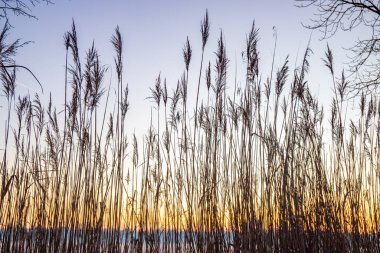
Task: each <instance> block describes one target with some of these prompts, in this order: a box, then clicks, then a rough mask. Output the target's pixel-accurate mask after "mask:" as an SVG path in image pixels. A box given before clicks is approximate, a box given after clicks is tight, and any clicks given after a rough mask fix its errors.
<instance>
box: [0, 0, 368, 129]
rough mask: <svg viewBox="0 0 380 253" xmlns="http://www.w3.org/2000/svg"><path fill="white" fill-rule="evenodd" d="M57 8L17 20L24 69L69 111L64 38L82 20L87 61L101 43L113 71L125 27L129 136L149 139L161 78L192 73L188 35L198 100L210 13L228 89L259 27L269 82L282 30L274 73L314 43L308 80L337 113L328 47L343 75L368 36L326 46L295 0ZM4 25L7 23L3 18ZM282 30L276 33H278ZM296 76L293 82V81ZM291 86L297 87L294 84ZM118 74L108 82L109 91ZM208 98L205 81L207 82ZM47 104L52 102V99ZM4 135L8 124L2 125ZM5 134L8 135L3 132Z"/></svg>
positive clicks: (95, 0)
mask: <svg viewBox="0 0 380 253" xmlns="http://www.w3.org/2000/svg"><path fill="white" fill-rule="evenodd" d="M53 2H54V3H53V4H50V5H45V4H40V5H37V6H35V7H34V8H32V14H33V15H35V16H36V17H37V18H38V19H30V18H27V17H22V16H12V15H11V16H10V23H11V24H12V26H13V29H12V30H11V33H10V36H9V39H10V40H11V39H16V38H21V39H22V40H23V41H32V43H30V44H28V45H26V46H25V47H23V48H22V49H20V50H19V54H18V55H17V57H16V61H17V62H18V64H21V65H25V66H28V67H29V68H30V69H31V70H32V71H33V72H34V74H35V75H36V76H37V77H38V79H39V80H40V82H41V83H42V85H43V87H44V95H43V96H44V97H45V99H47V97H48V94H49V92H51V94H52V98H53V100H54V101H55V104H56V105H63V103H64V99H63V94H64V74H65V72H64V65H65V46H64V40H63V36H64V33H65V32H66V31H69V30H70V27H71V23H72V22H73V20H74V21H75V24H76V27H77V31H78V37H79V38H78V39H79V47H80V48H79V50H80V53H81V56H82V61H83V62H84V56H85V52H86V50H87V49H88V48H89V47H90V46H91V44H92V42H93V41H94V43H95V46H96V48H97V49H98V51H99V54H100V60H101V62H102V63H103V64H105V65H106V66H107V67H109V71H108V72H109V73H111V71H112V72H113V73H115V72H114V66H113V57H114V51H113V48H112V44H111V42H110V38H111V36H112V35H113V34H114V30H115V27H116V26H119V27H120V31H121V34H122V36H123V39H124V55H123V57H124V68H125V69H124V71H125V72H124V77H125V80H124V83H128V85H129V94H130V106H131V109H130V111H129V113H128V115H127V122H128V123H127V127H128V128H129V132H137V133H138V132H141V133H144V132H146V130H147V129H148V127H149V120H150V112H151V107H152V103H150V102H149V100H147V99H146V98H147V97H149V96H150V91H149V88H150V87H152V86H153V85H154V83H155V79H156V78H157V76H158V74H161V77H162V78H166V79H167V85H168V87H169V90H170V91H171V90H172V89H174V88H175V86H176V84H177V80H178V79H179V78H180V77H181V74H182V73H183V71H184V69H185V65H184V62H183V57H182V48H183V46H184V44H185V42H186V38H187V36H188V37H189V40H190V43H191V46H192V50H193V57H192V60H191V63H190V74H189V75H190V76H189V96H190V98H193V99H194V100H195V96H196V85H197V80H198V73H199V65H200V57H201V35H200V31H199V30H200V22H201V20H202V19H203V16H204V14H205V11H206V9H207V10H208V12H209V17H210V23H211V27H210V38H209V41H208V43H207V45H206V48H205V63H207V62H208V61H211V64H212V66H213V64H214V62H215V57H214V52H215V51H216V49H217V39H218V37H219V34H220V31H222V32H223V37H224V39H225V42H226V47H227V57H228V58H229V73H228V84H227V87H228V88H229V89H232V88H233V85H232V84H233V81H234V78H235V66H237V72H236V74H237V81H238V83H240V84H242V83H243V82H244V80H245V79H244V71H245V70H244V65H243V60H242V57H241V52H242V51H243V50H244V48H245V40H246V36H247V34H248V33H249V31H250V29H251V26H252V22H253V21H255V24H256V26H257V27H258V28H259V29H260V30H259V38H260V40H259V45H258V49H259V52H260V62H261V63H260V67H261V69H262V79H263V80H265V79H266V77H267V76H268V75H269V74H270V66H271V62H272V57H273V53H274V44H275V37H274V31H275V30H276V31H277V48H276V51H275V60H274V67H275V69H277V68H278V67H280V66H281V65H282V64H283V62H284V60H285V58H286V56H287V55H289V60H290V64H289V65H290V69H291V71H293V70H294V67H295V66H297V65H298V66H299V65H300V62H301V59H302V56H303V53H304V51H305V49H306V47H307V45H308V43H309V41H310V47H311V49H312V50H313V54H312V55H311V57H310V65H311V68H310V69H311V71H310V74H309V76H308V80H309V83H310V88H311V92H312V95H315V96H317V97H318V98H319V100H320V101H321V102H322V104H323V105H324V107H325V111H329V110H330V105H331V98H332V93H331V91H332V82H331V76H329V74H328V71H327V68H326V67H324V65H323V62H322V58H323V57H324V52H325V50H326V45H327V43H329V45H330V47H331V48H332V49H333V53H334V57H335V58H334V61H335V67H336V69H337V71H340V70H341V69H342V68H344V66H345V65H344V63H345V62H347V61H348V58H347V51H345V50H344V48H348V47H349V46H351V45H352V44H353V43H354V41H355V39H356V38H357V37H359V36H361V34H362V33H364V32H365V31H361V30H359V31H355V32H353V33H344V32H338V33H337V34H336V35H335V36H334V37H332V38H330V39H329V40H321V36H322V34H321V33H320V32H318V31H311V30H308V29H306V28H305V27H304V26H303V25H302V24H308V23H310V22H309V20H310V18H311V17H312V15H313V11H315V9H313V8H307V9H306V8H297V7H296V6H295V4H296V2H295V1H292V0H271V1H258V0H235V1H229V0H208V1H204V0H193V1H184V0H176V1H174V0H160V1H154V0H144V1H130V0H112V1H105V0H77V1H73V0H71V1H70V0H55V1H53ZM2 22H4V20H2ZM274 27H275V29H274ZM291 76H292V75H290V79H291ZM290 79H289V81H288V85H289V84H290V81H291V80H290ZM110 80H112V81H113V82H116V74H113V77H112V76H110V75H109V76H108V78H106V80H105V87H106V86H107V85H108V82H109V81H110ZM202 81H203V82H202V85H203V89H201V92H205V91H206V89H205V88H204V86H205V82H204V79H203V78H202ZM35 92H38V93H40V92H41V91H40V88H39V86H38V84H37V83H36V82H35V81H34V80H33V78H32V77H31V76H30V75H29V74H28V73H25V72H22V71H19V73H18V84H17V88H16V93H17V94H20V95H25V94H27V93H30V94H33V93H35ZM0 99H1V100H0V104H1V106H2V108H0V109H1V114H0V121H1V122H4V120H5V114H6V110H5V108H4V107H5V106H6V103H5V98H4V97H1V98H0ZM46 101H47V100H46ZM1 127H2V128H1V129H3V123H2V124H1ZM2 132H3V131H2Z"/></svg>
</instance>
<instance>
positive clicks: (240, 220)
mask: <svg viewBox="0 0 380 253" xmlns="http://www.w3.org/2000/svg"><path fill="white" fill-rule="evenodd" d="M8 32H9V26H8V25H5V26H4V27H3V32H2V33H1V36H0V55H1V57H0V67H1V69H0V71H1V76H0V77H1V84H2V90H3V94H4V98H5V100H4V102H6V105H7V107H4V108H2V110H3V112H4V113H6V115H7V117H6V127H5V133H4V136H5V139H4V142H3V144H4V147H2V157H3V159H2V161H1V174H0V176H1V180H0V190H1V195H0V252H62V253H63V252H178V251H183V252H376V251H379V250H380V234H379V230H380V228H379V225H380V224H379V220H380V213H379V208H380V190H379V184H380V173H379V168H380V153H379V148H380V105H379V101H377V97H376V94H370V95H364V94H363V95H362V97H361V99H360V103H359V104H358V105H357V107H358V108H359V110H358V114H359V115H360V116H359V117H358V118H356V119H355V118H353V119H350V118H348V116H349V115H348V114H347V108H348V100H347V99H348V98H347V94H348V91H347V87H348V84H349V81H348V79H347V78H346V76H345V74H344V72H343V71H342V72H341V73H338V72H336V71H335V69H334V61H333V59H334V58H333V52H332V50H331V49H330V47H327V50H326V55H325V59H324V60H323V61H324V63H325V65H326V67H327V71H326V72H327V73H326V74H327V75H330V76H331V86H332V87H333V94H332V102H331V106H330V107H328V111H329V113H330V116H329V117H328V118H327V119H326V117H325V113H324V111H325V110H324V109H323V106H322V105H320V103H319V102H318V99H317V98H316V97H315V96H313V94H312V93H311V91H310V88H309V87H310V86H309V81H308V79H307V74H308V72H309V69H310V65H309V58H310V53H311V49H310V48H309V47H307V48H306V50H305V52H304V55H303V59H302V62H301V64H300V66H298V67H297V68H295V69H294V70H290V67H289V58H290V56H288V57H286V58H285V59H284V60H283V63H282V64H280V67H279V68H278V69H277V70H276V69H274V66H275V64H274V63H275V61H276V60H277V59H276V58H275V52H276V47H277V41H276V42H275V46H274V56H273V59H272V65H271V69H272V70H271V72H270V73H269V74H268V75H267V77H268V78H267V79H266V81H265V82H263V81H262V80H263V78H262V77H263V76H266V74H265V73H261V67H260V64H261V62H260V53H259V48H258V45H259V39H258V33H259V31H258V29H257V27H256V26H255V23H253V25H252V29H251V30H250V31H249V33H248V35H247V40H246V48H245V50H244V53H243V59H242V60H243V61H244V63H245V64H246V72H245V74H244V76H243V80H245V82H244V83H243V84H241V85H238V83H237V81H236V78H235V83H233V84H230V83H229V79H228V78H227V76H228V75H229V73H230V72H229V68H230V66H229V63H230V61H229V57H228V55H227V53H226V44H225V40H224V35H223V33H222V32H220V36H219V39H218V43H217V45H216V50H215V54H214V55H213V57H212V58H210V59H206V58H204V57H205V56H206V55H207V54H205V52H206V44H207V41H208V37H209V32H210V22H209V17H208V13H207V11H206V14H205V17H204V19H203V21H202V22H201V38H202V40H201V41H200V42H199V43H198V44H199V45H200V54H201V61H200V62H199V63H198V64H199V74H198V79H197V80H198V82H196V83H192V82H190V81H189V80H190V79H189V75H193V73H192V69H191V68H190V63H191V64H192V65H196V64H197V63H192V62H191V61H192V55H193V53H196V50H195V49H194V48H197V47H195V46H194V45H197V43H194V44H193V46H192V45H191V44H190V40H189V38H187V39H186V42H185V46H184V48H183V52H182V53H183V59H184V66H183V67H184V72H183V75H182V76H181V77H179V80H178V83H177V85H176V86H175V88H174V89H173V90H172V92H170V90H171V88H170V84H167V82H166V78H165V77H163V76H162V75H161V74H159V75H158V77H157V79H156V80H152V82H153V87H152V88H151V89H150V93H151V94H150V95H148V100H149V101H150V102H151V103H152V111H151V121H150V126H149V131H148V132H147V133H146V134H145V135H144V136H142V137H139V136H136V135H135V134H130V130H131V129H133V119H129V118H128V115H127V114H128V111H129V108H130V104H129V98H128V96H129V89H128V84H127V82H126V78H127V77H126V76H125V75H124V71H125V70H124V65H123V54H124V51H123V43H124V41H123V37H122V35H121V33H120V30H119V28H118V27H117V28H116V29H115V32H114V35H113V36H112V37H111V44H112V46H113V48H114V50H115V57H114V65H115V67H114V70H115V73H116V77H114V78H113V77H112V73H111V71H112V70H111V68H107V67H105V66H106V65H104V64H103V63H102V61H101V59H100V54H99V53H98V51H97V50H96V46H95V44H94V43H93V44H92V45H91V46H90V48H89V49H88V50H87V51H86V54H85V57H84V59H81V57H80V53H79V47H78V39H79V38H78V34H77V32H76V26H75V24H74V22H73V24H72V27H71V29H70V31H68V32H67V33H65V35H64V46H65V48H66V55H65V57H66V58H65V66H66V68H65V80H64V82H63V85H65V95H64V101H63V102H64V103H63V105H64V107H63V108H56V106H55V104H62V102H61V101H58V102H57V103H55V102H54V101H53V100H52V99H51V96H50V99H49V102H48V104H47V105H46V106H45V105H44V104H43V103H42V102H41V98H40V96H41V94H35V95H26V96H24V97H22V96H18V97H17V98H16V95H15V94H16V92H15V89H16V88H17V87H16V84H17V81H16V80H17V71H16V69H17V64H16V63H15V62H14V60H13V56H14V55H15V54H16V51H17V49H18V48H19V47H20V46H22V45H23V44H22V43H21V42H20V41H15V42H13V43H9V42H8V41H7V40H6V34H7V33H8ZM193 50H194V52H193ZM207 50H208V49H207ZM204 62H208V64H204ZM212 62H213V64H212ZM196 71H198V70H196ZM195 75H196V73H195ZM106 83H107V84H108V85H106ZM227 87H234V88H233V89H232V90H229V89H227ZM189 89H194V90H195V89H196V91H197V93H196V94H197V95H196V101H195V105H194V108H189V104H192V103H189V97H188V90H189ZM168 90H169V91H168ZM113 91H115V92H114V93H113ZM200 94H207V96H201V95H200ZM111 101H115V102H114V103H112V102H111ZM132 106H133V105H132ZM59 112H62V113H59ZM327 122H328V123H329V124H330V125H329V127H328V128H326V127H325V126H326V125H325V123H327ZM329 129H331V131H326V130H329ZM12 134H13V135H12ZM329 138H330V139H331V141H326V139H329ZM11 155H12V156H13V157H11Z"/></svg>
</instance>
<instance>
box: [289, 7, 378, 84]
mask: <svg viewBox="0 0 380 253" xmlns="http://www.w3.org/2000/svg"><path fill="white" fill-rule="evenodd" d="M295 1H296V2H297V4H296V6H298V7H315V8H316V11H315V13H314V16H313V17H312V18H311V19H310V24H307V25H304V26H305V27H307V28H309V29H315V30H319V31H321V32H322V34H323V36H322V39H327V38H330V37H331V36H334V35H335V34H336V32H337V31H338V30H342V31H349V32H351V31H353V30H354V29H355V28H357V27H362V28H367V29H368V30H369V34H370V35H369V37H368V38H359V39H357V40H356V41H355V42H354V44H353V46H352V47H350V48H349V49H348V50H349V51H350V52H351V53H352V54H351V56H350V63H349V70H350V71H351V73H352V74H353V76H354V77H355V78H356V81H355V82H353V85H352V87H351V88H352V90H363V89H366V90H368V91H370V90H372V89H373V88H374V87H376V86H378V84H379V83H380V68H379V63H380V62H379V53H380V0H295Z"/></svg>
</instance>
